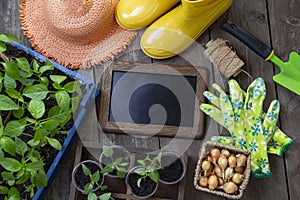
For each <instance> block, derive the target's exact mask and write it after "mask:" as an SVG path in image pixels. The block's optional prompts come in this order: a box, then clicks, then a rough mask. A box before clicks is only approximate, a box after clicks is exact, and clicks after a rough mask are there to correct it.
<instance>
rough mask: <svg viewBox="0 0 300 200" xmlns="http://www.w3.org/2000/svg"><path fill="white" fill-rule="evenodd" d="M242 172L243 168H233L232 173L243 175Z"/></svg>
mask: <svg viewBox="0 0 300 200" xmlns="http://www.w3.org/2000/svg"><path fill="white" fill-rule="evenodd" d="M244 170H245V167H236V168H234V171H235V172H236V173H239V174H243V173H244Z"/></svg>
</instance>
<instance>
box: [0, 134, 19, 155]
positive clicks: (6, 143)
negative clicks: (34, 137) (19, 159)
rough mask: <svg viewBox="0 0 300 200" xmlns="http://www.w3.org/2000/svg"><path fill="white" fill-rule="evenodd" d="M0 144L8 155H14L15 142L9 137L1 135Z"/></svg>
mask: <svg viewBox="0 0 300 200" xmlns="http://www.w3.org/2000/svg"><path fill="white" fill-rule="evenodd" d="M0 146H1V148H2V149H3V150H4V151H6V152H7V153H9V154H10V155H12V156H15V155H16V148H17V147H16V143H15V142H14V141H13V140H12V139H11V138H9V137H5V136H3V137H1V139H0Z"/></svg>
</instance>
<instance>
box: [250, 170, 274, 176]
mask: <svg viewBox="0 0 300 200" xmlns="http://www.w3.org/2000/svg"><path fill="white" fill-rule="evenodd" d="M252 175H253V177H254V178H267V177H269V176H271V175H272V174H271V172H263V171H262V170H261V169H260V168H258V169H256V170H254V171H252Z"/></svg>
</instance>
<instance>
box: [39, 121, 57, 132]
mask: <svg viewBox="0 0 300 200" xmlns="http://www.w3.org/2000/svg"><path fill="white" fill-rule="evenodd" d="M41 126H42V128H43V129H46V130H53V129H57V127H58V126H59V122H58V121H56V120H51V119H49V120H47V121H44V122H42V123H41Z"/></svg>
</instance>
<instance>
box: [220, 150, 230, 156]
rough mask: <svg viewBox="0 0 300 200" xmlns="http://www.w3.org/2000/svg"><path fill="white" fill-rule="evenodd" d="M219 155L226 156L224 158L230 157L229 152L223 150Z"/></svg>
mask: <svg viewBox="0 0 300 200" xmlns="http://www.w3.org/2000/svg"><path fill="white" fill-rule="evenodd" d="M221 154H223V155H224V156H226V157H228V156H230V152H229V151H228V150H227V149H223V150H222V151H221Z"/></svg>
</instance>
